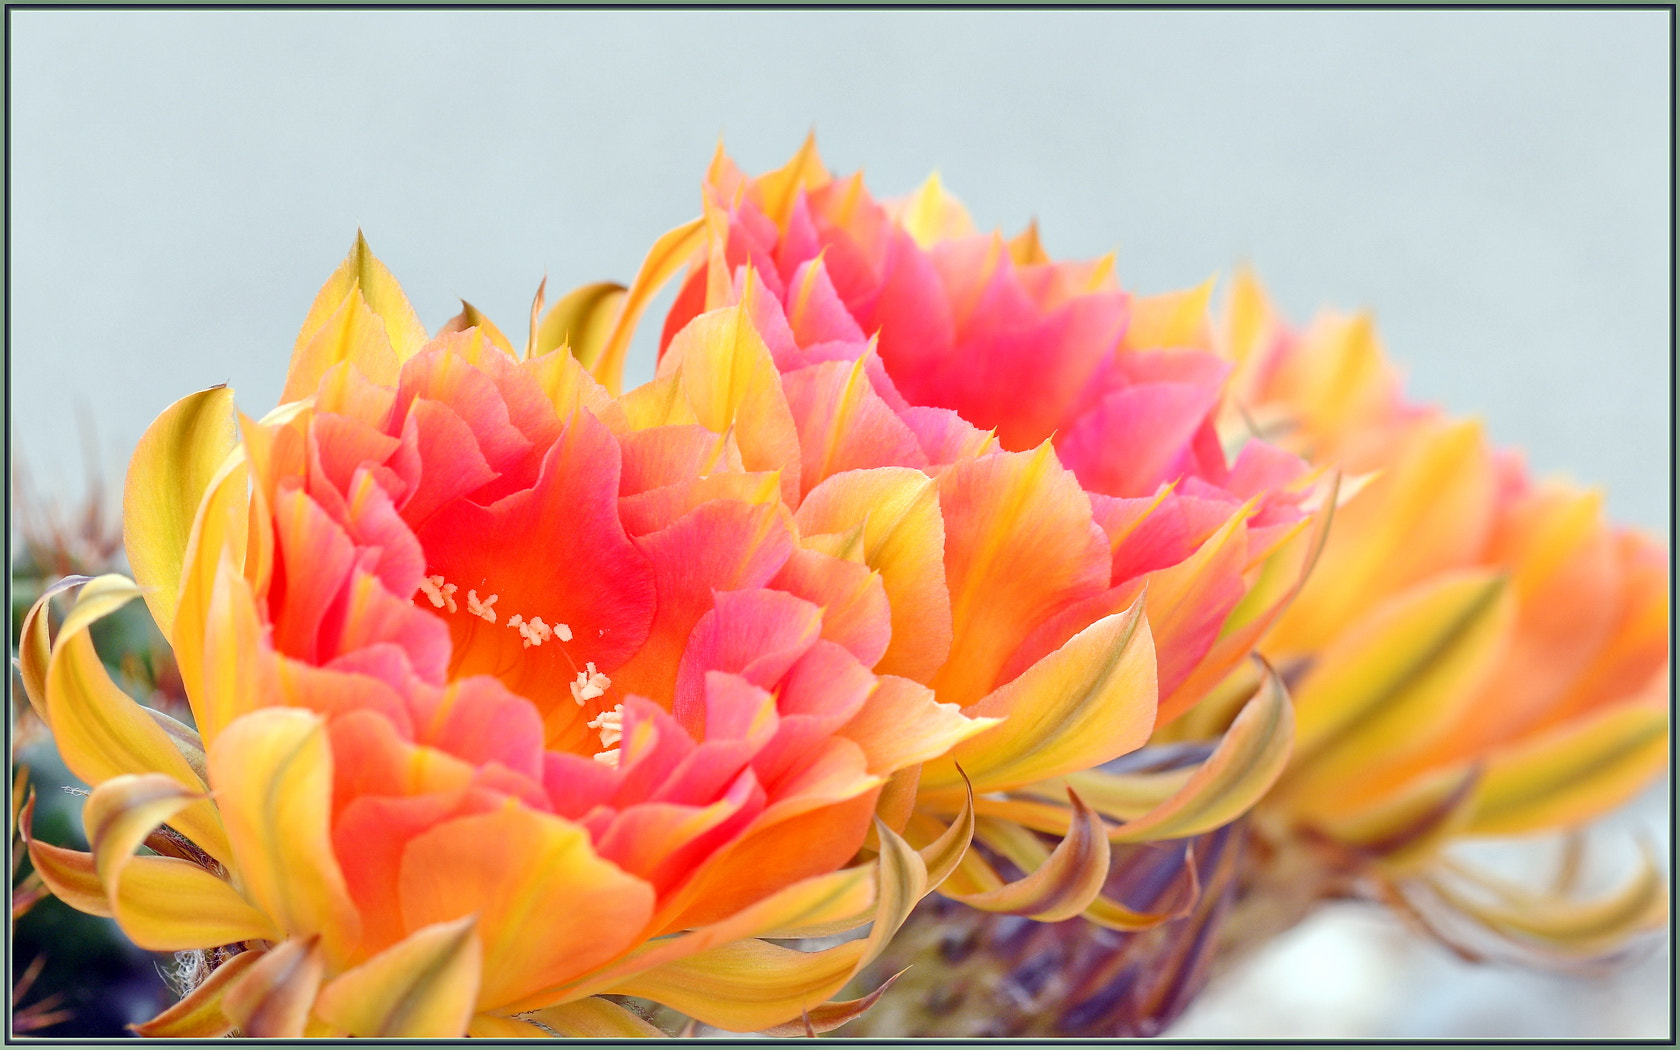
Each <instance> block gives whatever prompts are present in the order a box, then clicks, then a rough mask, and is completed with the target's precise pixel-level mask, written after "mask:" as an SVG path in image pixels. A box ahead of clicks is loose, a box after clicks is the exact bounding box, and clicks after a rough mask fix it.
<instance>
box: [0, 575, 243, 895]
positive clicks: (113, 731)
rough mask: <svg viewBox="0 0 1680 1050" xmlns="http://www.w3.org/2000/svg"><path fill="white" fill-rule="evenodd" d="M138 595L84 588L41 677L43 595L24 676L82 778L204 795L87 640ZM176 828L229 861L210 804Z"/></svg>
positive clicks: (106, 582) (112, 579) (198, 806)
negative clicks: (148, 783)
mask: <svg viewBox="0 0 1680 1050" xmlns="http://www.w3.org/2000/svg"><path fill="white" fill-rule="evenodd" d="M139 596H140V589H139V588H138V587H137V586H135V584H134V582H133V581H132V580H129V579H128V578H126V577H124V576H119V575H116V574H109V575H105V576H99V577H96V578H94V579H92V580H89V581H87V582H86V583H84V584H83V585H82V588H81V592H80V593H79V594H78V595H77V596H76V601H75V604H73V605H72V606H71V607H70V611H69V612H68V613H67V614H66V615H65V618H64V623H63V624H62V625H61V626H60V628H59V630H58V634H57V636H56V637H53V638H52V639H51V640H50V642H49V643H48V645H47V649H48V653H49V655H48V658H47V665H46V669H45V671H46V673H45V675H44V676H42V675H40V674H39V657H40V652H39V650H40V647H41V643H42V641H43V639H42V635H43V634H44V633H45V622H46V613H45V603H46V602H47V601H49V600H50V597H51V595H50V593H49V594H47V595H43V596H42V597H41V599H40V600H39V601H38V602H37V604H36V610H32V611H31V613H30V617H29V619H28V621H27V623H26V637H25V639H24V643H25V644H24V650H25V656H26V657H27V666H26V667H23V668H22V669H23V670H24V678H25V681H26V683H27V682H28V681H29V680H30V679H36V680H37V686H38V687H40V688H41V689H42V692H43V693H44V698H45V703H44V704H42V705H41V706H42V707H43V708H44V712H45V716H46V717H45V721H46V722H47V724H48V726H50V727H51V729H52V732H53V738H54V740H55V742H56V743H57V745H58V751H59V755H60V756H61V757H62V758H63V759H64V764H65V765H66V766H68V767H69V768H70V771H71V772H72V773H74V774H76V776H78V777H80V778H81V779H82V780H84V781H86V782H87V783H89V784H99V783H101V782H103V781H105V780H108V779H110V778H112V777H117V776H122V775H124V774H130V773H161V774H163V775H165V776H167V777H170V778H171V779H173V780H175V781H176V783H178V784H180V785H181V786H182V787H183V788H186V789H188V790H190V791H192V792H195V793H198V794H199V795H202V793H203V792H204V790H205V783H204V781H203V780H202V779H201V778H200V776H199V774H198V772H197V771H196V770H195V769H194V768H193V763H192V762H191V761H189V760H188V757H187V756H186V755H185V754H183V752H182V749H181V748H180V747H178V746H177V744H176V742H175V740H174V738H173V737H172V736H171V734H170V733H169V732H168V731H167V730H166V729H165V728H164V727H163V726H162V725H161V724H160V723H159V721H158V719H157V718H155V717H154V716H153V714H152V712H150V711H149V710H148V709H147V708H144V707H141V706H140V705H139V704H137V703H135V702H134V700H133V699H132V698H130V697H129V695H128V694H127V693H125V692H123V691H122V689H120V688H119V687H118V686H117V684H116V683H115V682H113V681H111V677H110V675H109V674H108V673H107V672H106V670H105V664H104V662H103V661H101V660H100V658H99V654H98V652H97V651H95V650H94V647H93V641H92V639H91V638H90V637H89V635H88V629H89V628H90V627H92V626H93V624H94V623H95V622H97V621H98V620H100V619H102V618H104V617H106V616H109V615H110V614H111V613H113V612H115V611H117V610H118V609H120V608H121V607H122V606H123V605H125V604H127V603H128V602H130V601H132V600H133V599H135V598H137V597H139ZM37 610H38V611H37ZM23 663H24V661H23V660H20V665H22V664H23ZM42 678H44V683H43V682H41V681H40V679H42ZM175 826H176V828H177V830H179V831H180V832H181V833H182V834H183V835H185V836H187V837H188V838H189V839H191V840H192V841H193V842H194V843H195V844H196V845H197V846H198V847H199V848H200V849H202V850H204V851H205V852H206V853H208V854H210V855H211V856H212V857H214V858H216V859H217V860H218V861H220V862H221V863H223V864H224V865H225V864H228V863H230V861H231V857H232V854H231V852H230V848H229V846H228V842H227V836H226V834H225V833H224V831H223V830H222V825H221V821H220V820H219V819H218V817H217V814H216V810H215V809H214V807H212V806H211V804H210V803H209V801H208V800H206V799H204V798H202V797H199V798H197V799H196V800H194V801H192V802H190V803H189V804H188V805H187V806H186V807H185V808H183V809H182V810H181V812H180V813H179V814H178V815H177V816H176V819H175Z"/></svg>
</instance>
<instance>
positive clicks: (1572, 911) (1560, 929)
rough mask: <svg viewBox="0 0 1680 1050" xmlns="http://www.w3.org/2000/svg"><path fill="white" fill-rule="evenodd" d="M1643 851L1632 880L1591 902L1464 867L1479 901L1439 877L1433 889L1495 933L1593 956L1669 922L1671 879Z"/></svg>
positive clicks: (1646, 850)
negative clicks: (1528, 886) (1476, 891)
mask: <svg viewBox="0 0 1680 1050" xmlns="http://www.w3.org/2000/svg"><path fill="white" fill-rule="evenodd" d="M1641 852H1642V853H1643V857H1642V858H1641V862H1640V865H1639V869H1638V870H1637V871H1635V872H1634V874H1633V876H1632V877H1631V878H1629V879H1628V880H1627V881H1626V882H1625V883H1624V884H1622V885H1621V886H1620V887H1618V888H1616V889H1614V890H1611V891H1610V892H1609V893H1606V894H1604V895H1603V896H1601V897H1597V898H1593V899H1589V900H1571V899H1569V898H1566V897H1563V896H1560V895H1558V894H1554V893H1537V892H1535V891H1533V890H1529V889H1527V888H1526V887H1522V886H1514V885H1511V884H1509V883H1504V882H1503V881H1501V880H1498V879H1495V878H1493V877H1490V876H1486V875H1482V874H1480V873H1477V872H1473V871H1470V870H1468V869H1466V868H1463V867H1456V868H1455V871H1456V873H1457V874H1458V875H1459V876H1461V877H1464V878H1467V879H1468V880H1469V881H1470V882H1471V883H1472V884H1473V885H1475V886H1477V887H1478V888H1479V889H1480V890H1481V891H1482V892H1481V894H1479V895H1478V896H1477V897H1472V896H1470V895H1467V894H1464V893H1461V892H1458V891H1457V890H1455V889H1454V888H1452V887H1451V886H1449V885H1448V884H1447V883H1446V882H1445V880H1443V879H1440V878H1436V879H1431V880H1430V882H1429V885H1430V888H1431V889H1432V890H1434V891H1435V892H1436V893H1438V894H1439V895H1440V896H1441V897H1442V899H1444V900H1445V901H1446V902H1447V903H1448V904H1450V905H1452V906H1453V907H1455V908H1457V909H1458V910H1460V911H1462V912H1464V913H1465V914H1467V915H1469V916H1471V917H1473V918H1475V919H1476V920H1478V921H1479V922H1481V923H1483V924H1484V925H1486V926H1488V927H1489V928H1491V929H1493V930H1494V931H1495V932H1498V933H1501V934H1504V935H1505V936H1507V937H1511V938H1513V939H1516V940H1519V941H1526V942H1529V943H1534V944H1538V945H1540V946H1542V947H1544V948H1550V949H1553V950H1555V951H1557V952H1559V953H1560V954H1561V955H1563V956H1564V957H1566V958H1567V957H1582V956H1586V957H1592V956H1598V955H1602V954H1604V953H1606V952H1610V951H1614V950H1615V949H1617V948H1620V947H1622V946H1623V945H1624V944H1625V943H1626V941H1627V940H1628V938H1630V937H1633V936H1635V935H1636V934H1639V933H1642V932H1647V931H1653V930H1656V929H1659V928H1661V927H1662V926H1663V925H1664V923H1665V921H1666V920H1667V917H1668V880H1667V878H1666V877H1664V875H1663V872H1662V868H1661V866H1659V865H1658V863H1657V860H1656V858H1655V857H1654V856H1653V855H1652V850H1651V849H1650V847H1649V846H1642V850H1641ZM1489 898H1491V899H1489Z"/></svg>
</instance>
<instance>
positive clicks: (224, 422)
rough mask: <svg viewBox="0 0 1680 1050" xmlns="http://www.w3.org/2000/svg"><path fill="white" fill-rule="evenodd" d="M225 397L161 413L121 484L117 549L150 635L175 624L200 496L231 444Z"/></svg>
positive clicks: (201, 396)
mask: <svg viewBox="0 0 1680 1050" xmlns="http://www.w3.org/2000/svg"><path fill="white" fill-rule="evenodd" d="M237 436H238V435H237V432H236V430H235V425H234V410H233V391H232V390H230V389H228V388H227V387H225V386H218V387H211V388H210V389H209V390H200V391H199V392H198V393H196V394H188V395H187V396H186V397H183V398H182V399H181V400H179V401H177V402H175V403H174V404H173V405H170V406H169V407H168V408H166V409H164V410H163V412H162V414H160V415H159V416H158V417H157V419H155V420H153V422H152V425H151V426H149V427H147V428H146V432H145V433H144V434H143V435H141V437H140V444H139V445H138V446H137V447H136V448H135V450H134V456H133V458H131V459H130V460H129V462H128V478H127V480H126V481H125V482H124V484H123V549H124V550H125V551H126V552H127V553H128V564H129V565H130V567H132V568H133V569H134V578H135V579H136V580H138V581H139V582H140V586H141V587H142V589H143V590H144V593H145V597H146V607H147V608H148V609H150V610H151V611H152V619H153V620H155V621H157V625H158V630H160V631H162V632H163V634H164V637H166V638H167V637H168V636H169V629H170V625H171V624H172V623H173V622H174V618H175V604H176V601H177V593H178V591H179V590H180V586H181V566H182V562H183V560H184V559H185V557H186V553H187V539H188V537H189V536H190V535H191V533H192V526H193V520H194V519H195V518H196V517H197V516H198V505H199V502H200V501H201V500H202V499H203V497H204V491H205V489H207V488H209V487H210V481H211V479H212V478H214V477H215V475H216V472H217V471H218V470H219V469H221V466H222V461H223V460H225V459H226V458H227V455H228V453H229V452H231V451H232V450H233V447H234V444H235V442H236V439H237Z"/></svg>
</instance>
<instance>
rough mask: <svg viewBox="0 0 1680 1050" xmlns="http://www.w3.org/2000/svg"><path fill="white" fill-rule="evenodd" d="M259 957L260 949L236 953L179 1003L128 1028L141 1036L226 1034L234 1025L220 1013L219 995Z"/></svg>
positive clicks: (189, 1037) (210, 1035) (194, 1036)
mask: <svg viewBox="0 0 1680 1050" xmlns="http://www.w3.org/2000/svg"><path fill="white" fill-rule="evenodd" d="M262 957H263V953H262V952H240V953H239V954H238V955H235V956H234V957H233V958H231V959H229V960H227V961H226V962H224V963H222V964H221V965H220V966H218V967H216V968H215V969H214V970H212V971H211V972H210V976H208V977H206V978H205V979H204V981H203V982H202V983H200V984H199V986H198V987H197V988H194V989H193V990H192V991H190V992H188V993H187V995H186V996H185V997H184V998H182V999H181V1001H180V1002H177V1003H175V1004H174V1005H173V1006H170V1007H169V1008H168V1009H166V1010H164V1011H163V1012H162V1013H160V1014H158V1015H157V1016H156V1017H154V1018H152V1019H151V1020H150V1021H146V1022H144V1023H142V1024H137V1025H130V1026H129V1027H130V1028H132V1029H134V1032H135V1034H136V1035H138V1036H140V1037H141V1038H144V1039H215V1038H217V1037H219V1036H224V1035H227V1034H228V1033H229V1032H231V1031H233V1030H234V1028H236V1027H237V1025H235V1024H234V1022H233V1021H232V1020H230V1019H229V1018H228V1015H227V1014H225V1013H223V1012H222V996H223V995H225V994H226V993H227V989H228V986H229V985H231V984H232V983H233V982H234V981H235V980H237V979H238V978H239V977H240V975H242V974H243V973H244V972H245V971H246V970H249V969H250V968H251V966H252V964H254V963H255V962H256V961H257V960H258V959H261V958H262Z"/></svg>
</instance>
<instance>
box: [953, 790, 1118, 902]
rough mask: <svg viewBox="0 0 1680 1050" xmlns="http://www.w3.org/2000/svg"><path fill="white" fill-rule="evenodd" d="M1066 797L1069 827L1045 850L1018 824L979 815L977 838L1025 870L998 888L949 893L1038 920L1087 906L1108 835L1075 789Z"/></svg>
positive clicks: (1097, 887) (1097, 884) (1103, 864)
mask: <svg viewBox="0 0 1680 1050" xmlns="http://www.w3.org/2000/svg"><path fill="white" fill-rule="evenodd" d="M1068 799H1069V801H1071V802H1072V804H1073V812H1072V819H1071V822H1070V826H1069V828H1068V833H1067V835H1066V836H1064V837H1063V839H1062V841H1061V842H1059V843H1057V844H1056V848H1055V849H1054V850H1052V851H1050V852H1049V854H1048V856H1046V855H1045V854H1044V852H1043V846H1042V844H1041V843H1039V841H1038V840H1037V839H1036V838H1034V837H1033V836H1032V834H1031V833H1030V832H1028V831H1026V830H1025V829H1023V828H1021V827H1019V826H1018V825H1014V824H1009V823H1005V822H1001V821H993V820H990V819H987V818H983V819H981V821H980V822H979V826H978V830H977V834H978V835H979V836H980V839H981V841H983V842H985V843H986V845H987V846H990V847H991V848H993V849H995V850H997V851H998V852H999V853H1001V854H1003V855H1004V856H1006V857H1008V858H1009V859H1010V861H1011V862H1013V863H1015V864H1016V865H1018V866H1020V867H1021V868H1023V870H1026V871H1027V874H1026V875H1025V876H1023V877H1022V878H1020V879H1017V880H1015V881H1014V882H1010V883H1006V884H1004V885H1002V886H999V887H998V888H996V889H992V890H987V891H985V892H982V893H969V894H950V896H951V897H953V898H954V899H956V900H959V901H962V902H963V903H964V904H967V905H968V906H969V907H972V908H979V909H980V910H982V911H991V912H1003V913H1005V914H1009V915H1025V916H1027V917H1028V918H1031V919H1035V920H1037V921H1039V922H1061V921H1062V920H1063V919H1071V918H1073V917H1074V916H1076V915H1078V914H1079V913H1081V912H1083V911H1084V910H1085V909H1086V908H1088V907H1089V906H1090V905H1091V903H1092V902H1093V901H1095V900H1096V899H1097V894H1098V893H1100V892H1101V891H1102V887H1103V882H1104V881H1106V880H1107V879H1108V857H1109V850H1108V836H1107V835H1105V834H1104V829H1103V823H1102V820H1101V818H1099V817H1098V816H1097V815H1096V814H1095V813H1094V812H1092V811H1091V809H1090V808H1089V807H1087V806H1086V805H1085V803H1084V802H1083V801H1082V800H1081V799H1080V798H1079V796H1078V795H1077V794H1075V793H1074V792H1072V791H1069V792H1068Z"/></svg>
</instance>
